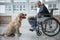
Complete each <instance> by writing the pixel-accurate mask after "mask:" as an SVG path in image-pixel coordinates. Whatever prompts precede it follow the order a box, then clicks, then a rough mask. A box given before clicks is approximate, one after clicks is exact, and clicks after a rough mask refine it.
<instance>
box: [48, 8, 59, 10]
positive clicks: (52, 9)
mask: <svg viewBox="0 0 60 40" xmlns="http://www.w3.org/2000/svg"><path fill="white" fill-rule="evenodd" d="M49 10H58V8H51V9H49Z"/></svg>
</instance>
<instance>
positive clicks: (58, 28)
mask: <svg viewBox="0 0 60 40" xmlns="http://www.w3.org/2000/svg"><path fill="white" fill-rule="evenodd" d="M53 10H58V8H53V9H50V16H51V17H42V18H37V27H36V34H37V36H41V34H42V32H43V33H44V34H45V35H47V36H49V37H52V36H56V35H57V34H58V33H59V32H60V22H59V21H58V20H57V19H56V18H54V17H53ZM46 15H47V14H46ZM41 30H42V32H41Z"/></svg>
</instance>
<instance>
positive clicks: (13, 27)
mask: <svg viewBox="0 0 60 40" xmlns="http://www.w3.org/2000/svg"><path fill="white" fill-rule="evenodd" d="M25 18H26V14H23V13H20V14H18V15H17V17H16V19H15V20H13V21H12V22H10V23H9V24H8V26H7V27H6V28H5V30H4V32H3V33H2V34H0V35H1V36H5V35H6V36H15V33H17V35H18V36H19V35H21V33H20V31H19V28H20V27H21V21H22V19H25Z"/></svg>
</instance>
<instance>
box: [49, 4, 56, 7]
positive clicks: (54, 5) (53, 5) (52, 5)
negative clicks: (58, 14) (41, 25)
mask: <svg viewBox="0 0 60 40" xmlns="http://www.w3.org/2000/svg"><path fill="white" fill-rule="evenodd" d="M48 8H57V4H48Z"/></svg>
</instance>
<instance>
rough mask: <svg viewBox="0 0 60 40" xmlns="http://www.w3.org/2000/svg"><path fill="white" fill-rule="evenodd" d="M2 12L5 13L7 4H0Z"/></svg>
mask: <svg viewBox="0 0 60 40" xmlns="http://www.w3.org/2000/svg"><path fill="white" fill-rule="evenodd" d="M0 13H5V5H0Z"/></svg>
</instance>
